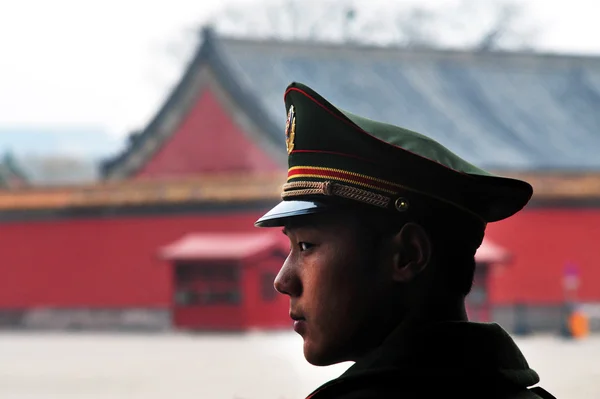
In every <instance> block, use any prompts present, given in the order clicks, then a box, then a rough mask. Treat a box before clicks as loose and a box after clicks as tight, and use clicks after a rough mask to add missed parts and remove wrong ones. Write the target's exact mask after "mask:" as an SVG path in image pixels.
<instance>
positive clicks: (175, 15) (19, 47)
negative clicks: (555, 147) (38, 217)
mask: <svg viewBox="0 0 600 399" xmlns="http://www.w3.org/2000/svg"><path fill="white" fill-rule="evenodd" d="M257 1H259V0H229V1H228V0H220V1H214V0H145V1H144V0H37V1H36V0H0V127H8V126H66V125H88V126H100V127H103V128H105V129H106V130H107V131H108V132H109V133H111V134H115V135H119V136H121V135H125V134H127V133H128V132H129V131H130V130H131V129H136V128H142V127H143V126H144V125H145V124H146V123H147V122H148V120H149V118H150V117H152V115H153V114H154V113H155V112H156V110H157V108H158V107H159V106H160V104H161V103H162V101H163V100H164V98H165V95H166V94H167V92H168V90H169V89H170V87H171V85H172V84H173V83H175V81H176V80H177V79H178V78H179V73H180V72H181V68H182V67H183V65H182V61H183V60H179V61H177V60H176V59H175V58H174V57H173V56H169V53H168V50H167V49H168V48H169V46H170V45H173V44H177V43H181V42H182V40H183V38H184V37H185V36H184V35H185V34H186V32H188V34H189V29H190V28H194V27H196V26H198V25H200V24H201V23H202V22H204V21H206V20H207V19H208V18H210V17H211V16H213V15H214V14H215V12H217V11H218V10H220V9H221V8H222V7H223V6H224V5H228V4H232V3H250V2H257ZM272 1H273V0H272ZM275 1H276V0H275ZM359 1H360V0H359ZM363 1H364V0H363ZM389 1H396V2H399V1H402V0H389ZM448 1H450V0H421V2H423V3H429V4H431V5H433V6H436V5H438V4H442V3H447V2H448ZM481 1H487V0H481ZM522 1H523V3H525V4H527V5H528V10H529V15H530V16H531V17H532V18H533V19H534V20H535V21H534V24H537V25H539V26H541V27H542V28H543V31H542V34H541V35H540V36H539V40H538V44H539V47H541V48H543V49H545V50H549V51H557V52H569V53H585V54H598V55H600V23H598V15H599V12H598V11H600V5H598V4H599V3H598V2H596V1H594V0H569V1H564V0H522Z"/></svg>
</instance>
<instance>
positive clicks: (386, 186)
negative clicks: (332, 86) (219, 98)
mask: <svg viewBox="0 0 600 399" xmlns="http://www.w3.org/2000/svg"><path fill="white" fill-rule="evenodd" d="M284 101H285V106H286V110H287V121H286V126H285V136H286V146H287V152H288V167H289V168H288V178H287V182H286V183H285V184H284V185H283V192H282V199H283V201H282V202H281V203H280V204H278V205H277V206H275V207H274V208H273V209H271V210H270V211H269V212H267V213H266V214H265V215H264V216H262V217H261V218H260V219H259V220H258V221H257V222H256V226H257V227H272V226H282V225H284V224H285V223H286V219H287V218H290V217H294V216H300V215H307V214H313V213H319V212H323V211H326V210H329V209H331V207H332V206H335V205H334V204H336V203H337V204H339V201H335V200H334V199H336V200H339V199H342V200H344V201H345V202H348V203H356V204H358V203H360V204H363V205H368V206H371V207H375V208H379V209H381V210H384V211H388V212H392V213H396V214H397V213H404V212H410V211H411V207H412V204H414V201H419V198H424V197H427V198H428V199H432V200H434V202H437V201H439V202H441V203H444V204H446V205H450V206H451V207H453V208H455V209H456V210H460V211H463V212H465V213H466V214H469V215H471V216H474V217H476V218H477V219H479V220H480V221H481V222H482V223H483V224H487V223H489V222H495V221H499V220H502V219H505V218H507V217H510V216H512V215H513V214H515V213H516V212H518V211H519V210H521V209H522V208H523V207H524V206H525V205H526V204H527V202H528V201H529V200H530V198H531V196H532V193H533V190H532V187H531V185H529V184H528V183H526V182H524V181H521V180H516V179H511V178H506V177H501V176H495V175H493V174H491V173H488V172H486V171H484V170H482V169H480V168H478V167H476V166H474V165H472V164H470V163H468V162H467V161H465V160H463V159H461V158H460V157H458V156H457V155H455V154H454V153H452V152H451V151H450V150H448V149H447V148H445V147H444V146H442V145H441V144H440V143H438V142H436V141H434V140H433V139H431V138H429V137H426V136H424V135H422V134H419V133H417V132H414V131H411V130H408V129H404V128H401V127H398V126H393V125H390V124H387V123H382V122H377V121H373V120H370V119H367V118H363V117H360V116H357V115H354V114H352V113H350V112H347V111H344V110H341V109H339V108H337V107H335V106H334V105H332V104H331V103H330V102H328V101H327V100H326V99H324V98H323V97H322V96H321V95H319V94H318V93H317V92H315V91H314V90H312V89H311V88H309V87H307V86H305V85H303V84H300V83H292V84H291V85H290V86H288V88H287V90H286V91H285V95H284Z"/></svg>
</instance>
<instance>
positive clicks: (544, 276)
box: [487, 209, 600, 304]
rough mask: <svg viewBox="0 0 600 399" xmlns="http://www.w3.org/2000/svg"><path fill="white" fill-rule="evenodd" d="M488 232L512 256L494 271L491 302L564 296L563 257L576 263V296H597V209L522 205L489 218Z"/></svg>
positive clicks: (599, 234) (551, 299)
mask: <svg viewBox="0 0 600 399" xmlns="http://www.w3.org/2000/svg"><path fill="white" fill-rule="evenodd" d="M487 237H489V238H490V240H491V241H493V242H494V243H497V244H499V245H501V246H503V247H504V248H506V249H508V250H509V251H510V252H512V253H513V255H514V257H515V259H514V261H513V262H512V264H510V265H508V266H506V267H500V268H496V270H495V272H493V273H492V276H491V287H490V289H491V293H490V294H491V299H492V301H493V303H496V304H509V303H514V302H516V301H520V300H522V301H526V302H528V303H537V304H555V303H558V302H560V301H562V299H563V286H562V276H563V267H564V264H565V262H574V263H576V264H577V265H578V267H579V269H580V274H581V286H580V288H579V299H580V300H582V301H596V302H600V209H587V210H584V209H581V210H575V209H572V210H567V209H544V210H541V209H540V210H536V209H532V210H525V211H523V212H522V213H520V214H517V215H515V216H514V217H512V218H509V219H507V220H505V221H502V222H498V223H492V224H490V225H489V226H488V232H487Z"/></svg>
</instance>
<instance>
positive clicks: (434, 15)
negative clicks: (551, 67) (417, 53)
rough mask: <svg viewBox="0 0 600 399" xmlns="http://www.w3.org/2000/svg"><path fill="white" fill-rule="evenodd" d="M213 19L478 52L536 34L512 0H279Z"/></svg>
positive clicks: (245, 31) (221, 27) (257, 30)
mask: <svg viewBox="0 0 600 399" xmlns="http://www.w3.org/2000/svg"><path fill="white" fill-rule="evenodd" d="M212 24H213V26H214V27H215V28H216V29H217V30H218V31H219V32H221V33H225V34H227V35H231V36H241V37H252V38H276V39H288V40H289V39H295V40H310V41H334V42H350V43H379V44H383V45H396V46H405V47H416V48H439V47H449V46H451V47H462V48H469V49H476V50H482V51H493V50H498V49H531V48H532V47H533V45H534V42H535V35H536V33H537V31H536V30H535V29H532V27H531V26H530V25H529V21H528V18H527V13H526V12H525V9H524V6H523V5H522V3H519V2H518V1H516V0H488V1H484V0H463V1H462V2H460V3H458V4H457V5H450V6H443V7H442V6H437V7H435V8H431V7H427V6H424V5H419V4H418V2H415V5H411V6H408V5H406V4H397V3H396V4H394V3H392V2H391V1H382V0H379V1H377V0H370V1H356V0H355V1H352V0H321V1H318V2H316V1H310V0H284V1H279V2H271V3H265V5H263V6H257V5H256V3H253V4H251V5H249V6H246V7H239V5H238V6H237V7H236V8H228V9H225V10H224V11H223V12H222V13H221V14H219V15H218V16H217V17H216V18H215V19H214V20H213V21H212Z"/></svg>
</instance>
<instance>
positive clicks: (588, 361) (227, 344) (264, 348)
mask: <svg viewBox="0 0 600 399" xmlns="http://www.w3.org/2000/svg"><path fill="white" fill-rule="evenodd" d="M518 342H519V344H520V346H521V348H522V350H523V351H524V353H525V355H526V356H528V358H529V360H530V363H531V365H532V366H533V367H534V368H535V369H536V370H537V371H538V372H539V373H540V374H541V376H542V382H543V384H542V385H543V386H544V387H546V388H547V389H548V390H550V391H552V392H553V393H554V394H555V395H556V396H558V398H559V399H598V398H600V336H596V337H592V338H589V339H587V340H586V341H582V342H568V341H562V340H560V339H558V338H554V337H545V336H544V337H535V338H528V339H521V340H519V341H518ZM301 346H302V343H301V340H300V338H299V337H298V336H296V335H295V334H294V333H275V334H273V333H270V334H268V333H251V334H248V335H243V336H239V335H237V336H236V335H229V336H227V335H225V336H214V335H180V334H173V335H110V334H48V333H44V334H21V333H1V334H0V398H3V399H25V398H27V399H58V398H61V399H63V398H73V399H75V398H77V399H100V398H102V399H105V398H106V399H107V398H111V399H133V398H145V399H158V398H161V399H165V398H177V399H187V398H194V399H205V398H206V399H209V398H210V399H213V398H215V399H221V398H223V399H233V398H236V399H259V398H260V399H264V398H270V399H302V398H303V397H304V396H305V395H306V394H307V393H309V392H310V391H312V389H313V388H316V387H317V386H318V385H319V384H321V383H322V382H325V381H327V380H328V379H330V378H332V377H335V376H337V375H339V374H340V373H341V372H342V371H344V370H345V369H346V368H347V367H348V366H349V364H342V365H336V366H332V367H327V368H317V367H313V366H310V365H308V364H307V363H306V362H305V361H304V358H303V357H302V350H301Z"/></svg>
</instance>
